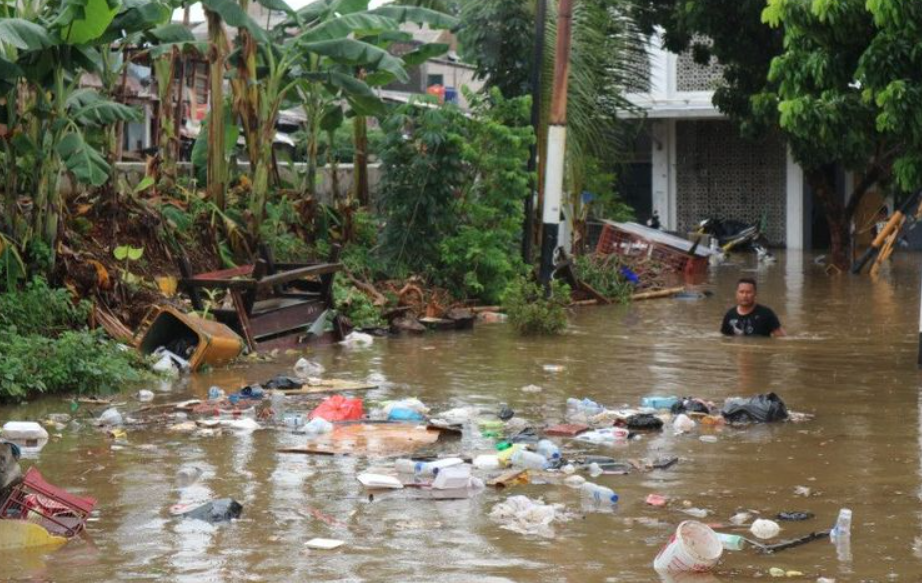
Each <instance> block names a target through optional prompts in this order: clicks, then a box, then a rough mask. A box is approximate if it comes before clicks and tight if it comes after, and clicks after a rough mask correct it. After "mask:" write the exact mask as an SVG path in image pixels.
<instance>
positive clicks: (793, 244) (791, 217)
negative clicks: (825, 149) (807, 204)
mask: <svg viewBox="0 0 922 583" xmlns="http://www.w3.org/2000/svg"><path fill="white" fill-rule="evenodd" d="M785 191H786V193H787V204H786V205H785V208H786V215H787V216H786V224H785V232H784V238H785V241H787V248H788V249H798V250H800V249H803V248H804V220H805V217H804V213H805V211H806V209H805V208H804V171H803V168H801V167H800V165H799V164H798V163H797V162H795V161H794V157H793V156H791V151H790V150H788V153H787V168H786V171H785Z"/></svg>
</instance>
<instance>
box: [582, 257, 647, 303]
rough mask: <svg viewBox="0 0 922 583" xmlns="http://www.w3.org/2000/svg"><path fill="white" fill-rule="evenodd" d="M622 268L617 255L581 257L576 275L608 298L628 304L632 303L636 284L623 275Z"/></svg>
mask: <svg viewBox="0 0 922 583" xmlns="http://www.w3.org/2000/svg"><path fill="white" fill-rule="evenodd" d="M621 267H622V265H621V263H620V262H619V261H618V260H617V256H616V255H611V256H608V257H605V258H600V257H598V256H596V255H581V256H579V257H577V258H576V273H577V275H578V276H579V278H580V279H581V280H582V281H583V282H585V283H587V284H588V285H589V286H590V287H592V289H594V290H595V291H597V292H599V293H600V294H602V295H603V296H605V297H606V298H608V299H610V300H615V301H617V302H620V303H622V304H626V303H627V302H629V301H631V295H633V293H634V284H632V283H631V282H630V281H628V280H627V278H625V277H624V275H622V273H621Z"/></svg>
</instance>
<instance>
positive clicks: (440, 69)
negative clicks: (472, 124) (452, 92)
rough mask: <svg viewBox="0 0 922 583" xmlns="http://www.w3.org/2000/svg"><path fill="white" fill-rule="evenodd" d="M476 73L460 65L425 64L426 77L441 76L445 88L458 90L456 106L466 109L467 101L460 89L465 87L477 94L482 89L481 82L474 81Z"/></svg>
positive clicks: (430, 62) (470, 68) (438, 62)
mask: <svg viewBox="0 0 922 583" xmlns="http://www.w3.org/2000/svg"><path fill="white" fill-rule="evenodd" d="M476 73H477V71H476V70H475V69H474V68H473V67H468V66H465V65H461V64H457V65H456V64H451V63H445V62H442V61H429V62H428V63H426V75H427V78H428V75H441V76H442V78H443V79H444V80H445V87H454V88H455V89H457V90H458V105H459V106H460V107H461V108H462V109H468V102H467V99H465V98H464V94H463V93H462V92H461V88H462V87H467V88H468V89H470V90H471V91H472V92H474V93H477V92H478V91H480V90H481V89H483V80H481V79H476V78H475V76H476Z"/></svg>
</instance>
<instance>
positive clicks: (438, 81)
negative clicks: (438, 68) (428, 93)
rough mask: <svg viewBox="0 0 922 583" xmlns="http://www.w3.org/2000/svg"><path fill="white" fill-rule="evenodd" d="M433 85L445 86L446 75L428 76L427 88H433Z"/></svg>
mask: <svg viewBox="0 0 922 583" xmlns="http://www.w3.org/2000/svg"><path fill="white" fill-rule="evenodd" d="M433 85H441V86H443V87H444V86H445V76H444V75H427V81H426V87H432V86H433Z"/></svg>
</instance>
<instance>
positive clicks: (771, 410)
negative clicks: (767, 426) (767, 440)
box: [720, 393, 788, 423]
mask: <svg viewBox="0 0 922 583" xmlns="http://www.w3.org/2000/svg"><path fill="white" fill-rule="evenodd" d="M720 413H721V415H723V416H724V419H726V420H727V421H729V422H730V423H771V422H773V421H784V420H785V419H787V418H788V409H787V407H786V406H785V404H784V401H782V400H781V397H779V396H778V395H776V394H775V393H769V394H767V395H757V396H755V397H752V398H749V399H740V398H736V399H727V402H726V403H725V404H724V407H723V409H721V411H720Z"/></svg>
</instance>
